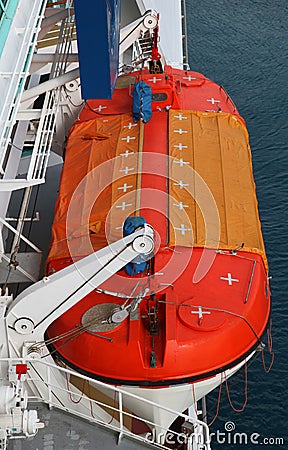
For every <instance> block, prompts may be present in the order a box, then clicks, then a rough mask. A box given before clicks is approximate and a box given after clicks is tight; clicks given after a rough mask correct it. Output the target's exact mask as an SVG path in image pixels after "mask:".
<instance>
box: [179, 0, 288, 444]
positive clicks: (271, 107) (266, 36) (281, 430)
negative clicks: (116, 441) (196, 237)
mask: <svg viewBox="0 0 288 450" xmlns="http://www.w3.org/2000/svg"><path fill="white" fill-rule="evenodd" d="M186 1H187V24H188V36H189V37H188V46H189V63H190V68H191V70H195V71H199V72H202V73H204V74H205V75H206V76H208V77H209V78H211V79H213V80H214V81H216V82H218V83H219V84H221V85H222V86H224V88H225V89H226V90H227V92H228V93H229V95H230V96H231V97H232V99H233V101H234V102H235V104H236V105H237V107H238V109H239V111H240V113H241V115H242V116H243V117H244V118H245V120H246V123H247V128H248V131H249V135H250V144H251V148H252V157H253V167H254V177H255V182H256V186H257V196H258V201H259V210H260V217H261V222H262V230H263V235H264V240H265V245H266V251H267V255H268V259H269V267H270V275H271V276H272V277H273V278H272V280H271V289H272V302H273V303H272V320H273V348H274V352H275V362H274V366H273V368H272V370H271V372H270V373H269V374H266V373H264V370H263V366H262V362H261V358H258V359H257V360H256V361H255V362H254V363H253V365H251V367H250V368H249V373H248V379H249V381H248V388H249V391H248V393H249V401H248V405H247V407H246V409H245V411H244V412H243V413H241V414H237V413H235V412H234V411H233V410H232V409H231V407H230V406H229V402H228V399H227V395H226V392H225V389H224V391H223V393H222V399H221V406H220V410H219V416H218V419H217V420H216V421H215V422H214V425H213V426H212V431H213V432H215V433H217V430H218V433H223V434H222V435H221V436H220V438H219V439H218V442H217V436H216V437H215V438H214V439H213V440H212V443H213V449H217V450H218V449H224V448H225V449H229V450H230V449H240V448H246V449H254V448H255V446H256V445H261V444H262V445H265V442H266V441H265V442H264V438H271V439H270V442H271V444H267V445H265V448H268V449H270V448H271V449H272V448H273V449H276V448H285V449H286V448H288V433H287V430H288V386H287V384H288V374H287V371H288V352H287V346H288V333H287V328H288V323H287V317H288V283H287V277H288V271H287V266H288V237H287V234H288V233H287V231H288V213H287V199H288V182H287V179H288V114H287V106H288V75H287V74H288V45H287V44H288V27H287V23H288V1H287V0H242V1H241V0H217V1H215V0H201V1H196V0H186ZM243 195H245V193H243ZM268 360H269V355H268V352H267V362H268ZM231 383H232V381H231ZM231 397H232V399H233V401H234V402H235V404H236V406H237V407H238V408H239V406H241V404H242V403H243V400H244V382H243V377H240V378H239V379H238V380H237V382H235V384H234V385H233V386H232V387H231ZM216 401H217V394H215V395H212V396H210V398H209V399H208V409H209V420H211V419H212V418H213V416H214V414H215V411H216ZM228 421H230V422H233V424H234V426H233V424H232V428H233V427H235V430H234V431H231V432H228V431H226V430H225V424H226V423H227V422H228ZM226 427H227V428H229V426H228V425H226ZM237 432H238V433H246V435H247V444H246V443H245V442H246V441H245V439H246V438H245V437H244V436H243V440H242V443H240V438H239V437H236V438H235V433H237ZM253 433H258V434H259V435H260V436H259V437H258V438H256V437H252V441H251V435H252V434H253ZM229 436H230V437H229ZM255 436H256V435H255ZM273 438H283V439H284V440H285V443H284V444H281V443H279V441H278V443H277V442H276V441H274V443H273ZM219 440H220V441H221V442H219ZM229 441H230V443H229ZM253 441H257V442H258V444H256V443H253Z"/></svg>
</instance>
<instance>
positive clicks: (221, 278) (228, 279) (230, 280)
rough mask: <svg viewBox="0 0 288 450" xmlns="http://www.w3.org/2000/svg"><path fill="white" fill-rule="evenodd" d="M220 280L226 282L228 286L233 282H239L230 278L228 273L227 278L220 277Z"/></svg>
mask: <svg viewBox="0 0 288 450" xmlns="http://www.w3.org/2000/svg"><path fill="white" fill-rule="evenodd" d="M220 280H224V281H228V284H229V286H232V284H233V281H235V282H237V283H238V282H239V280H237V278H232V275H231V273H229V272H228V275H227V278H225V277H220Z"/></svg>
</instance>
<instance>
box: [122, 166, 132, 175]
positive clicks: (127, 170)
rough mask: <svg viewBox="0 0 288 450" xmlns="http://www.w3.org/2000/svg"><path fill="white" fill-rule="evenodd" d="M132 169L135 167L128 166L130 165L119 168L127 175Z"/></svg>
mask: <svg viewBox="0 0 288 450" xmlns="http://www.w3.org/2000/svg"><path fill="white" fill-rule="evenodd" d="M130 170H134V167H128V166H126V167H125V169H121V170H119V172H124V173H125V175H128V173H129V171H130Z"/></svg>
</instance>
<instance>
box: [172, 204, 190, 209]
mask: <svg viewBox="0 0 288 450" xmlns="http://www.w3.org/2000/svg"><path fill="white" fill-rule="evenodd" d="M173 206H177V208H179V209H180V211H183V210H184V208H189V206H188V205H183V203H182V202H179V203H173Z"/></svg>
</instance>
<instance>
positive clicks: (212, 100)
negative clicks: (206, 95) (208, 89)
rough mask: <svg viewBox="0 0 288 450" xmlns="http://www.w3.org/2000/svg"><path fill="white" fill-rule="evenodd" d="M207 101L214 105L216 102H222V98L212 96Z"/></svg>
mask: <svg viewBox="0 0 288 450" xmlns="http://www.w3.org/2000/svg"><path fill="white" fill-rule="evenodd" d="M207 102H211V103H212V105H215V103H220V100H215V98H213V97H212V98H210V99H208V100H207Z"/></svg>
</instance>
